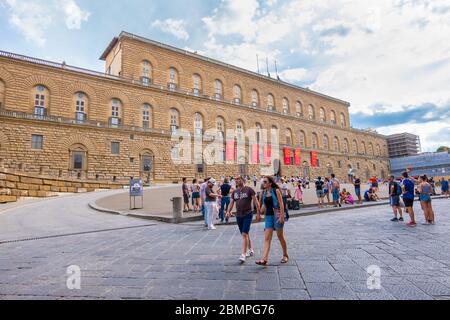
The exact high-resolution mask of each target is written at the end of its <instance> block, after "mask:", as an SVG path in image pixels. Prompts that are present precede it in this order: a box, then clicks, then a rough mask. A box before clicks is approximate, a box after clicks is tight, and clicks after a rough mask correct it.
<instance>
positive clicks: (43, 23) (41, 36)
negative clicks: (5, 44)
mask: <svg viewBox="0 0 450 320" xmlns="http://www.w3.org/2000/svg"><path fill="white" fill-rule="evenodd" d="M0 3H1V4H2V5H3V6H4V7H6V8H7V10H8V15H9V23H10V24H11V26H13V27H14V28H16V29H17V30H19V32H20V33H22V34H23V36H24V37H25V39H26V40H27V41H29V42H33V43H35V44H36V45H38V46H44V45H45V42H46V40H47V39H46V33H47V31H48V29H49V28H50V26H51V25H52V24H53V23H54V22H55V20H57V18H58V17H59V15H60V14H61V13H62V14H63V15H64V17H65V22H66V26H67V28H68V29H80V28H81V23H82V22H83V21H87V20H88V18H89V15H90V13H88V12H86V11H84V10H82V9H81V8H80V7H79V6H78V5H77V3H76V2H75V0H53V1H38V0H0Z"/></svg>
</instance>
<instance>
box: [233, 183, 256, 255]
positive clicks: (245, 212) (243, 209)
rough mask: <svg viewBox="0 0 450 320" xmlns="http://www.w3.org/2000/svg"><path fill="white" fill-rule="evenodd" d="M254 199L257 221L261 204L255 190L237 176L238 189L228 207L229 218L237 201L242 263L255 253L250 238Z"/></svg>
mask: <svg viewBox="0 0 450 320" xmlns="http://www.w3.org/2000/svg"><path fill="white" fill-rule="evenodd" d="M252 201H253V203H254V204H255V205H256V221H259V219H260V211H259V210H260V205H259V201H258V199H257V198H256V193H255V191H254V190H253V189H252V188H251V187H247V186H245V183H244V179H243V178H242V177H241V176H239V177H236V190H234V191H233V193H232V194H231V203H230V207H229V208H228V212H227V218H229V217H230V216H231V211H232V210H233V207H234V204H235V203H236V220H237V224H238V226H239V231H240V232H241V234H242V254H241V256H240V257H239V261H241V262H242V263H244V262H245V260H246V259H247V258H249V257H252V256H253V255H254V254H255V252H254V251H253V249H252V242H251V240H250V226H251V224H252V221H253V210H252Z"/></svg>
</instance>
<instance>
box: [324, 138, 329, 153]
mask: <svg viewBox="0 0 450 320" xmlns="http://www.w3.org/2000/svg"><path fill="white" fill-rule="evenodd" d="M323 148H324V149H325V150H329V149H330V139H329V138H328V136H327V135H324V136H323Z"/></svg>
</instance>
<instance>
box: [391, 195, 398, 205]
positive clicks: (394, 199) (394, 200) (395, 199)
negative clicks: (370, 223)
mask: <svg viewBox="0 0 450 320" xmlns="http://www.w3.org/2000/svg"><path fill="white" fill-rule="evenodd" d="M390 199H391V206H392V207H400V196H391V198H390Z"/></svg>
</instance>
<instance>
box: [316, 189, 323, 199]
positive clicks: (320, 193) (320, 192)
mask: <svg viewBox="0 0 450 320" xmlns="http://www.w3.org/2000/svg"><path fill="white" fill-rule="evenodd" d="M316 195H317V198H323V197H324V196H325V193H324V192H323V190H317V191H316Z"/></svg>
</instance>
